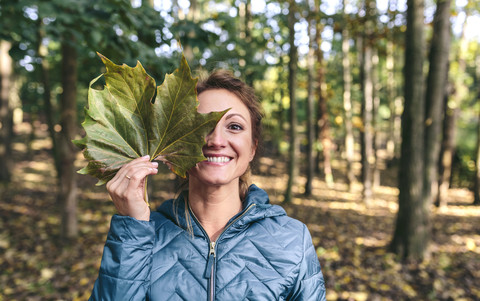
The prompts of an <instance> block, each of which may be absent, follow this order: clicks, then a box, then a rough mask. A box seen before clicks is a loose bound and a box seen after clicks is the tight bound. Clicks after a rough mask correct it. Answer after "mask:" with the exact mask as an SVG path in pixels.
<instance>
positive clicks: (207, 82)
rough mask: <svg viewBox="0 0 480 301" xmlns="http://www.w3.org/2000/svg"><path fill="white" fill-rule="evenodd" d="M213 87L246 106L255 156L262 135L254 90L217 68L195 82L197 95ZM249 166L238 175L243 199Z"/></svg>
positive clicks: (259, 112) (245, 192)
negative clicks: (224, 91) (231, 95)
mask: <svg viewBox="0 0 480 301" xmlns="http://www.w3.org/2000/svg"><path fill="white" fill-rule="evenodd" d="M215 89H225V90H227V91H229V92H231V93H233V94H235V96H237V97H238V98H239V99H240V100H241V101H242V103H243V104H244V105H245V106H246V107H247V109H248V112H249V113H250V119H251V120H252V140H253V143H254V145H255V146H256V147H257V151H256V152H255V157H257V153H258V146H259V145H260V144H261V143H260V142H261V141H260V140H261V136H262V118H263V112H262V109H261V106H260V102H259V101H258V99H257V96H256V95H255V90H254V89H253V88H252V87H250V86H249V85H247V84H246V83H244V82H243V81H242V80H240V79H239V78H237V77H235V76H234V75H233V74H232V73H231V72H230V71H227V70H217V71H214V72H212V73H211V74H210V75H209V76H208V77H207V78H204V79H201V80H200V81H199V82H198V83H197V95H198V94H200V93H202V92H205V91H208V90H215ZM249 178H250V166H249V167H248V168H247V170H246V171H245V173H244V174H243V175H242V176H240V184H239V185H240V187H239V188H240V198H241V199H242V200H243V199H244V198H245V195H246V194H247V190H248V186H249V185H250V179H249Z"/></svg>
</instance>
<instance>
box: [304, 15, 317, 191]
mask: <svg viewBox="0 0 480 301" xmlns="http://www.w3.org/2000/svg"><path fill="white" fill-rule="evenodd" d="M309 13H310V14H311V12H309ZM315 29H316V28H315V21H314V20H313V18H312V17H311V16H310V18H309V20H308V36H309V49H308V54H307V73H308V74H307V75H308V82H307V93H308V96H307V139H308V142H307V181H306V183H305V195H306V196H310V195H312V190H313V188H312V186H313V185H312V183H313V176H314V171H315V170H314V168H315V165H316V164H315V158H314V156H313V145H314V143H315V126H314V102H315V101H314V97H315V95H314V81H315V77H314V66H315V50H314V43H315V32H314V31H315Z"/></svg>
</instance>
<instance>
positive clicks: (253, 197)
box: [158, 184, 286, 236]
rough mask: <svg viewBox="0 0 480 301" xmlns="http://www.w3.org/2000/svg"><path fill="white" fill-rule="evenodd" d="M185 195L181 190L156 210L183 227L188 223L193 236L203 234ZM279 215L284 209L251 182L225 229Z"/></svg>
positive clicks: (230, 229)
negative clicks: (240, 207)
mask: <svg viewBox="0 0 480 301" xmlns="http://www.w3.org/2000/svg"><path fill="white" fill-rule="evenodd" d="M187 196H188V192H187V191H185V192H182V193H181V194H180V196H179V197H178V198H177V199H171V200H168V201H166V202H164V203H163V204H162V205H161V206H160V207H159V208H158V211H159V213H161V214H163V215H164V216H165V217H166V218H168V219H169V220H171V221H173V222H174V223H175V224H177V225H178V226H180V227H182V228H183V229H188V225H189V224H190V225H191V227H192V229H193V234H194V235H195V236H205V234H204V231H203V229H201V228H200V226H199V224H197V222H196V221H195V218H194V217H192V216H191V213H190V211H189V210H185V205H186V201H185V200H186V198H187ZM187 208H188V207H187ZM186 212H187V214H189V215H190V216H188V219H189V220H190V222H188V221H187V218H186ZM281 215H286V213H285V210H284V209H283V208H282V207H280V206H277V205H271V204H270V200H269V198H268V194H267V193H266V192H265V191H264V190H263V189H261V188H259V187H257V186H256V185H254V184H252V185H250V187H249V188H248V191H247V195H246V197H245V200H244V201H243V210H242V211H241V212H239V213H238V214H236V215H235V216H233V217H232V218H231V219H230V221H229V222H228V224H227V228H228V229H225V231H226V232H227V231H228V232H231V231H233V232H237V231H240V230H241V229H243V228H245V227H247V226H248V225H249V224H251V223H255V222H258V221H260V220H262V219H265V218H271V217H276V216H281ZM230 234H234V233H230Z"/></svg>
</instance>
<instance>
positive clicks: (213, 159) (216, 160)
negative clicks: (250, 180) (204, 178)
mask: <svg viewBox="0 0 480 301" xmlns="http://www.w3.org/2000/svg"><path fill="white" fill-rule="evenodd" d="M207 161H208V162H214V163H225V162H228V161H230V158H228V157H207Z"/></svg>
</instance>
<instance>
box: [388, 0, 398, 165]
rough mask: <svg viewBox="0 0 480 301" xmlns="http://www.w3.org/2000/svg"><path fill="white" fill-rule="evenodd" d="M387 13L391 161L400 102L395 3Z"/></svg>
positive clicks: (394, 147) (394, 154)
mask: <svg viewBox="0 0 480 301" xmlns="http://www.w3.org/2000/svg"><path fill="white" fill-rule="evenodd" d="M388 5H389V11H390V12H391V16H390V21H389V22H388V23H389V26H388V27H389V30H388V32H387V40H386V58H385V65H386V66H385V67H386V69H387V84H386V87H385V88H386V94H387V98H388V103H389V108H390V118H389V123H388V124H389V128H388V137H387V156H388V158H389V159H393V158H395V157H397V153H398V152H397V151H396V149H397V145H398V144H399V140H400V139H397V136H398V133H399V132H400V128H399V127H398V125H399V124H400V123H399V122H397V120H398V119H399V117H398V114H397V111H398V109H397V107H399V106H400V105H401V102H400V103H398V101H396V99H397V97H396V94H397V93H395V92H396V85H395V50H394V49H395V47H394V43H395V37H394V30H393V28H394V27H395V26H394V24H395V23H394V20H395V17H396V1H395V3H394V1H393V0H390V1H389V3H388Z"/></svg>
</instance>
